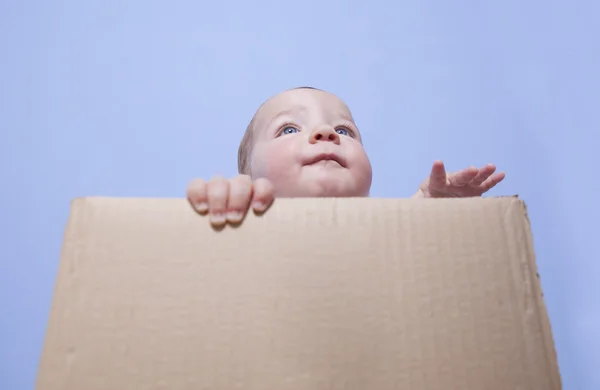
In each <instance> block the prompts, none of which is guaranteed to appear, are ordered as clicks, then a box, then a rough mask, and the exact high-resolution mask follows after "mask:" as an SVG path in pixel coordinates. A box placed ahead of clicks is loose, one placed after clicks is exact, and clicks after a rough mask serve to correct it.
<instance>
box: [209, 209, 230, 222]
mask: <svg viewBox="0 0 600 390" xmlns="http://www.w3.org/2000/svg"><path fill="white" fill-rule="evenodd" d="M209 219H210V222H211V223H212V224H214V225H223V224H224V223H225V222H226V218H225V214H224V213H221V212H218V213H212V214H210V216H209Z"/></svg>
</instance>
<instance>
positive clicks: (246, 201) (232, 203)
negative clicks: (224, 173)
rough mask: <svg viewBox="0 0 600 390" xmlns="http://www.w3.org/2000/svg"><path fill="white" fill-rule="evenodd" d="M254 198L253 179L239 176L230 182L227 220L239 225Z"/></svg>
mask: <svg viewBox="0 0 600 390" xmlns="http://www.w3.org/2000/svg"><path fill="white" fill-rule="evenodd" d="M251 197H252V179H250V176H248V175H239V176H237V177H235V178H233V179H231V180H230V181H229V201H228V203H227V220H228V221H229V222H231V223H239V222H241V221H242V219H243V218H244V215H245V214H246V211H248V208H249V207H250V199H251Z"/></svg>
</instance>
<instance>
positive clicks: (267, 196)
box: [252, 178, 275, 213]
mask: <svg viewBox="0 0 600 390" xmlns="http://www.w3.org/2000/svg"><path fill="white" fill-rule="evenodd" d="M274 196H275V189H274V188H273V184H272V183H271V182H270V181H269V180H267V179H263V178H260V179H256V180H255V181H254V194H253V199H252V208H253V209H254V211H255V212H257V213H264V212H265V211H266V210H267V209H268V208H269V206H270V205H271V203H273V198H274Z"/></svg>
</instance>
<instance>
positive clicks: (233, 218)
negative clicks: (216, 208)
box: [227, 211, 242, 222]
mask: <svg viewBox="0 0 600 390" xmlns="http://www.w3.org/2000/svg"><path fill="white" fill-rule="evenodd" d="M227 220H228V221H229V222H240V221H241V220H242V213H241V212H239V211H230V212H228V213H227Z"/></svg>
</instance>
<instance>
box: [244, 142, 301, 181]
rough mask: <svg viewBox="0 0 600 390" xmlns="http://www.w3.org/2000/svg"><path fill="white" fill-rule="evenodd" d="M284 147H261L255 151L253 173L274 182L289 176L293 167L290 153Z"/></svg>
mask: <svg viewBox="0 0 600 390" xmlns="http://www.w3.org/2000/svg"><path fill="white" fill-rule="evenodd" d="M275 146H277V147H275ZM288 149H289V148H286V147H285V145H261V146H260V147H257V148H256V149H255V153H254V157H253V172H255V173H256V175H260V177H266V178H267V179H269V180H271V181H273V182H274V184H276V183H275V182H277V181H280V180H282V179H284V178H285V177H286V176H287V175H289V174H290V172H291V169H292V165H293V155H292V151H290V150H288Z"/></svg>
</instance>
